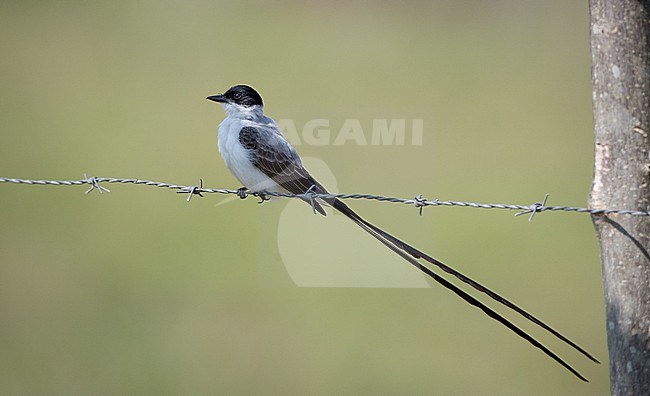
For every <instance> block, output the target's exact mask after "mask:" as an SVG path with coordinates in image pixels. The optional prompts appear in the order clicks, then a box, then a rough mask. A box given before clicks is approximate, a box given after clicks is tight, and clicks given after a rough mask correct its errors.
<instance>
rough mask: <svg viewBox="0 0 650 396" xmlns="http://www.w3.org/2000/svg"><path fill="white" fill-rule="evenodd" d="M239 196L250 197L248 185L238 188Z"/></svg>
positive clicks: (242, 197)
mask: <svg viewBox="0 0 650 396" xmlns="http://www.w3.org/2000/svg"><path fill="white" fill-rule="evenodd" d="M237 196H238V197H239V198H241V199H246V197H248V189H247V188H246V187H239V188H238V189H237Z"/></svg>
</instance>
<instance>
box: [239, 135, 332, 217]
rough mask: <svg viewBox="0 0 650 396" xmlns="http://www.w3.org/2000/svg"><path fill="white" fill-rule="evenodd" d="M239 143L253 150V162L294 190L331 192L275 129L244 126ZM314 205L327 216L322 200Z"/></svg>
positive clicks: (258, 167) (284, 186)
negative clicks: (304, 166) (303, 164)
mask: <svg viewBox="0 0 650 396" xmlns="http://www.w3.org/2000/svg"><path fill="white" fill-rule="evenodd" d="M239 142H240V143H241V145H242V146H243V147H244V148H246V149H247V150H249V152H250V159H251V163H252V164H253V165H254V166H255V167H256V168H257V169H259V170H260V171H262V172H263V173H264V174H265V175H267V176H268V177H270V178H271V179H273V180H274V181H275V182H276V183H278V184H279V185H281V186H282V187H283V188H284V189H285V190H287V191H289V192H290V193H292V194H304V193H306V192H307V191H310V192H313V193H316V194H327V190H325V188H324V187H323V186H322V185H321V184H320V183H318V182H317V181H316V180H315V179H314V178H313V177H312V176H311V175H310V174H309V172H307V170H305V168H303V166H302V161H300V157H299V156H298V153H296V150H294V149H293V147H291V146H290V145H289V144H288V143H287V142H286V140H284V138H283V137H282V136H281V135H279V134H278V132H277V131H275V130H274V129H271V128H267V127H264V126H259V127H252V126H247V127H244V128H242V129H241V130H240V131H239ZM310 189H311V190H310ZM310 203H311V202H310ZM313 204H314V208H315V209H316V210H318V211H319V212H320V213H321V214H323V215H325V211H324V210H323V208H322V207H321V205H320V204H319V203H318V202H313Z"/></svg>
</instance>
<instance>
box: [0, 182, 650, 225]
mask: <svg viewBox="0 0 650 396" xmlns="http://www.w3.org/2000/svg"><path fill="white" fill-rule="evenodd" d="M0 183H13V184H27V185H41V186H45V185H50V186H79V185H83V184H89V185H90V186H91V188H90V189H89V190H88V191H86V194H88V193H90V192H92V191H93V190H98V191H99V192H100V193H101V192H110V190H108V189H107V188H105V187H103V186H101V185H100V183H121V184H135V185H146V186H152V187H159V188H167V189H170V190H179V191H178V192H179V193H185V194H188V198H187V201H189V200H190V198H191V197H192V196H193V195H199V196H203V195H201V193H203V194H234V195H237V196H239V197H240V198H242V199H243V198H246V197H247V196H249V195H252V196H255V197H258V198H260V199H261V200H262V201H260V202H264V201H266V200H268V198H269V197H283V198H299V199H303V200H304V199H308V200H312V199H315V198H323V199H333V198H337V199H356V200H359V199H365V200H371V201H379V202H391V203H401V204H405V205H414V206H415V207H417V208H418V209H419V210H420V214H421V213H422V212H421V211H422V208H423V207H425V206H458V207H464V208H477V209H503V210H517V211H519V212H518V213H516V214H515V215H516V216H518V215H522V214H528V213H530V217H529V218H528V221H531V220H532V219H533V216H534V215H535V214H537V213H541V212H546V211H551V212H558V211H562V212H574V213H588V214H591V215H612V214H617V215H628V216H650V212H644V211H639V210H628V209H589V208H580V207H574V206H546V201H547V200H548V194H546V196H545V197H544V200H543V201H542V202H536V203H534V204H532V205H511V204H491V203H477V202H463V201H441V200H439V199H435V200H433V201H429V200H425V199H423V198H422V196H421V195H418V196H416V197H415V198H414V199H404V198H396V197H386V196H383V195H373V194H316V193H313V192H310V191H309V190H308V191H307V192H306V193H304V194H289V193H279V192H272V191H261V192H255V191H249V190H247V189H246V188H239V189H236V190H230V189H224V188H204V187H203V180H201V181H200V184H199V186H182V185H177V184H171V183H165V182H157V181H151V180H141V179H120V178H112V177H96V176H93V177H90V178H88V177H87V176H85V175H84V179H82V180H31V179H17V178H10V177H0Z"/></svg>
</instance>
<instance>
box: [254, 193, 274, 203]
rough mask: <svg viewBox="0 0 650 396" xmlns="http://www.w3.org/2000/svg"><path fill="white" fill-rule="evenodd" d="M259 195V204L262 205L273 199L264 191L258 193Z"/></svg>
mask: <svg viewBox="0 0 650 396" xmlns="http://www.w3.org/2000/svg"><path fill="white" fill-rule="evenodd" d="M257 196H258V197H259V198H260V201H259V202H258V204H260V205H261V204H263V203H264V202H266V201H270V200H271V197H269V196H268V195H266V194H264V193H259V194H257Z"/></svg>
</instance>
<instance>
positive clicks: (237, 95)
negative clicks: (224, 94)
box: [232, 92, 241, 99]
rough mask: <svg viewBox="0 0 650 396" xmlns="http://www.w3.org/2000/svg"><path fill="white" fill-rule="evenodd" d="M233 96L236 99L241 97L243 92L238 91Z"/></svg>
mask: <svg viewBox="0 0 650 396" xmlns="http://www.w3.org/2000/svg"><path fill="white" fill-rule="evenodd" d="M232 97H233V98H235V99H239V98H241V93H239V92H236V93H235V94H234V95H233V96H232Z"/></svg>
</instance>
